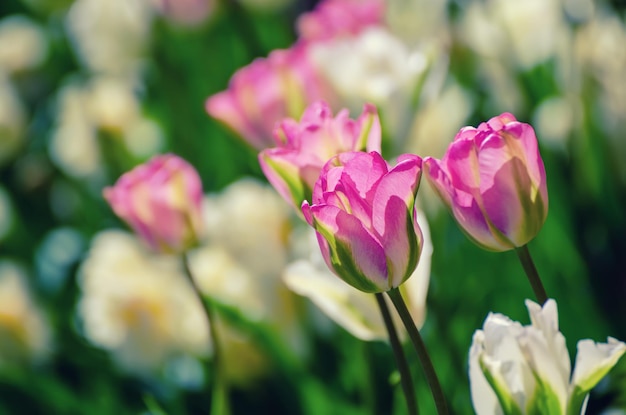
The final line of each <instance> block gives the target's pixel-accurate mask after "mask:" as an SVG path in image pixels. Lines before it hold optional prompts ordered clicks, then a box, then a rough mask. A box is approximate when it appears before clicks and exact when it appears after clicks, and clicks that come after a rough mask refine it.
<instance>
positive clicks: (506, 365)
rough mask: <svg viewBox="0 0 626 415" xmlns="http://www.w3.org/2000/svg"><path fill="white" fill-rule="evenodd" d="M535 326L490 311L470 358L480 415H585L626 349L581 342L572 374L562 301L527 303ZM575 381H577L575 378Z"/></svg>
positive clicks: (621, 345)
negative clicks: (561, 314) (562, 325)
mask: <svg viewBox="0 0 626 415" xmlns="http://www.w3.org/2000/svg"><path fill="white" fill-rule="evenodd" d="M526 307H527V308H528V311H529V314H530V319H531V324H530V325H528V326H522V325H521V324H520V323H518V322H516V321H512V320H511V319H509V318H508V317H506V316H503V315H502V314H493V313H490V314H489V315H488V316H487V319H486V320H485V323H484V324H483V329H482V330H477V331H476V332H475V333H474V337H473V341H472V346H471V348H470V354H469V361H470V362H469V376H470V383H471V393H472V403H473V405H474V410H475V411H476V413H477V414H478V415H509V414H515V415H522V414H535V413H541V414H548V415H566V414H567V415H574V414H576V415H579V414H581V415H582V414H584V413H585V407H586V400H587V397H588V394H589V391H590V390H591V389H592V388H593V387H594V386H595V385H596V384H597V383H598V382H599V381H600V380H601V379H602V378H603V377H604V376H605V375H606V374H607V373H608V372H609V371H610V370H611V368H612V367H613V366H614V365H615V364H616V363H617V361H618V360H619V358H620V357H621V356H622V355H623V354H624V352H625V351H626V344H624V343H623V342H621V341H618V340H616V339H613V338H610V337H609V339H608V342H607V343H595V342H593V341H592V340H581V341H580V342H578V355H577V357H576V368H575V369H574V373H573V374H572V370H571V363H570V360H569V355H568V352H567V347H566V345H565V337H564V336H563V334H561V332H560V331H559V323H558V312H557V305H556V302H555V301H554V300H552V299H550V300H548V301H547V302H546V304H545V305H544V306H543V307H541V306H539V305H538V304H536V303H534V302H532V301H529V300H527V301H526ZM570 379H571V380H570Z"/></svg>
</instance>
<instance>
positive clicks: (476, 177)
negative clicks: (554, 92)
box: [424, 113, 548, 251]
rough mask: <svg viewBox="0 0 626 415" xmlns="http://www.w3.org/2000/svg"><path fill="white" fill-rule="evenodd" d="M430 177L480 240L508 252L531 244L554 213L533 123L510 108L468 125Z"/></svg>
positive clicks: (429, 162)
mask: <svg viewBox="0 0 626 415" xmlns="http://www.w3.org/2000/svg"><path fill="white" fill-rule="evenodd" d="M424 169H425V170H426V178H427V179H428V181H429V182H430V184H431V185H432V186H433V188H434V189H435V190H436V191H437V193H438V194H439V196H440V197H441V199H442V200H443V201H444V203H445V204H446V205H447V206H448V208H449V209H450V210H451V211H452V213H453V214H454V217H455V218H456V220H457V222H458V223H459V225H460V226H461V228H462V229H463V230H464V231H465V232H466V233H467V235H468V236H469V237H470V239H472V240H473V241H474V242H475V243H476V244H478V245H479V246H481V247H482V248H484V249H487V250H491V251H507V250H510V249H514V248H517V247H521V246H523V245H525V244H527V243H528V242H529V241H530V240H531V239H533V238H534V237H535V236H536V235H537V233H538V232H539V230H540V229H541V227H542V226H543V223H544V222H545V219H546V216H547V214H548V191H547V188H546V172H545V169H544V166H543V161H542V160H541V156H540V155H539V149H538V146H537V138H536V137H535V132H534V130H533V128H532V127H531V126H530V125H528V124H525V123H521V122H519V121H517V120H516V119H515V117H514V116H513V115H511V114H508V113H505V114H502V115H500V116H498V117H494V118H492V119H490V120H489V121H488V122H487V123H482V124H481V125H479V126H478V128H474V127H464V128H462V129H461V131H459V133H458V134H457V135H456V137H455V138H454V141H453V142H452V144H451V145H450V147H449V148H448V151H447V152H446V154H445V155H444V157H443V159H442V160H436V159H433V158H430V157H427V158H425V159H424Z"/></svg>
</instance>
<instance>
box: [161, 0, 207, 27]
mask: <svg viewBox="0 0 626 415" xmlns="http://www.w3.org/2000/svg"><path fill="white" fill-rule="evenodd" d="M153 1H154V2H155V3H156V8H157V10H158V11H159V12H160V13H161V14H162V15H163V16H165V17H166V18H167V19H169V20H171V21H173V22H175V23H178V24H181V25H188V26H194V25H198V24H200V23H202V22H204V21H205V20H206V19H207V18H208V17H209V15H210V14H211V13H212V12H213V10H214V9H215V5H216V4H215V3H216V2H215V0H153Z"/></svg>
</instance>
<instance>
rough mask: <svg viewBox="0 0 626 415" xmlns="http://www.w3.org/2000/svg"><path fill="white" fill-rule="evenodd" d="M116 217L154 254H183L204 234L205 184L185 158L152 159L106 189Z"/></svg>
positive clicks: (169, 156)
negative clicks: (145, 243) (203, 187)
mask: <svg viewBox="0 0 626 415" xmlns="http://www.w3.org/2000/svg"><path fill="white" fill-rule="evenodd" d="M103 193H104V198H105V199H106V200H107V201H108V202H109V204H110V205H111V207H112V208H113V211H114V212H115V214H117V215H118V216H119V217H120V218H122V219H123V220H124V221H126V222H127V223H128V224H129V225H130V227H131V228H132V229H133V230H134V231H135V233H136V234H137V235H138V236H140V237H141V238H142V239H143V240H144V241H145V242H147V244H148V245H149V246H150V247H151V248H152V249H154V250H156V251H160V252H166V253H180V252H183V251H185V250H186V249H188V248H190V247H192V246H194V245H195V244H196V243H197V242H198V239H199V234H200V233H201V230H202V219H201V204H202V182H201V180H200V177H199V176H198V173H197V172H196V170H195V169H194V168H193V167H192V166H191V165H190V164H189V163H187V162H186V161H185V160H183V159H182V158H180V157H178V156H176V155H173V154H166V155H160V156H156V157H154V158H152V159H151V160H150V161H148V162H147V163H145V164H142V165H140V166H137V167H135V168H134V169H133V170H131V171H129V172H127V173H125V174H123V175H122V177H120V178H119V180H118V181H117V183H115V185H114V186H113V187H107V188H106V189H104V192H103Z"/></svg>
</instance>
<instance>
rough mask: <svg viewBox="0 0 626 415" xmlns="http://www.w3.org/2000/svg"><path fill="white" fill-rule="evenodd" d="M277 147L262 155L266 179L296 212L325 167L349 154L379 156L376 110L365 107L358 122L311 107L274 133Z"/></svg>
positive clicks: (324, 107) (344, 114) (320, 104)
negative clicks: (332, 160) (362, 153)
mask: <svg viewBox="0 0 626 415" xmlns="http://www.w3.org/2000/svg"><path fill="white" fill-rule="evenodd" d="M274 138H275V140H276V144H277V147H275V148H270V149H265V150H263V151H261V153H259V163H260V164H261V169H263V173H265V177H267V179H268V180H269V182H270V183H271V184H272V185H273V186H274V188H275V189H276V190H277V191H278V193H280V195H281V196H282V197H283V198H284V199H285V200H286V201H287V202H288V203H290V204H292V205H293V206H294V207H295V208H296V209H299V208H300V205H301V204H302V202H303V201H304V200H305V199H309V200H310V199H311V192H312V190H313V186H314V185H315V182H316V180H317V178H318V177H319V175H320V171H321V170H322V167H324V164H325V163H326V162H327V161H328V160H329V159H330V158H331V157H333V156H335V155H337V154H339V153H342V152H346V151H362V150H367V151H378V152H380V144H381V129H380V121H379V119H378V114H377V112H376V108H375V107H374V106H373V105H369V104H365V106H364V107H363V113H362V114H361V116H360V117H359V118H358V119H357V120H352V119H350V118H349V114H348V110H347V109H344V110H342V111H340V112H339V113H338V114H337V115H336V116H335V117H334V118H333V114H332V111H331V109H330V107H329V106H328V104H326V103H325V102H324V101H318V102H315V103H313V104H311V105H310V106H309V107H308V108H307V109H306V111H305V112H304V114H303V115H302V118H301V119H300V122H298V121H296V120H293V119H285V120H283V121H282V122H281V123H280V124H278V125H277V127H276V129H275V130H274Z"/></svg>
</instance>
